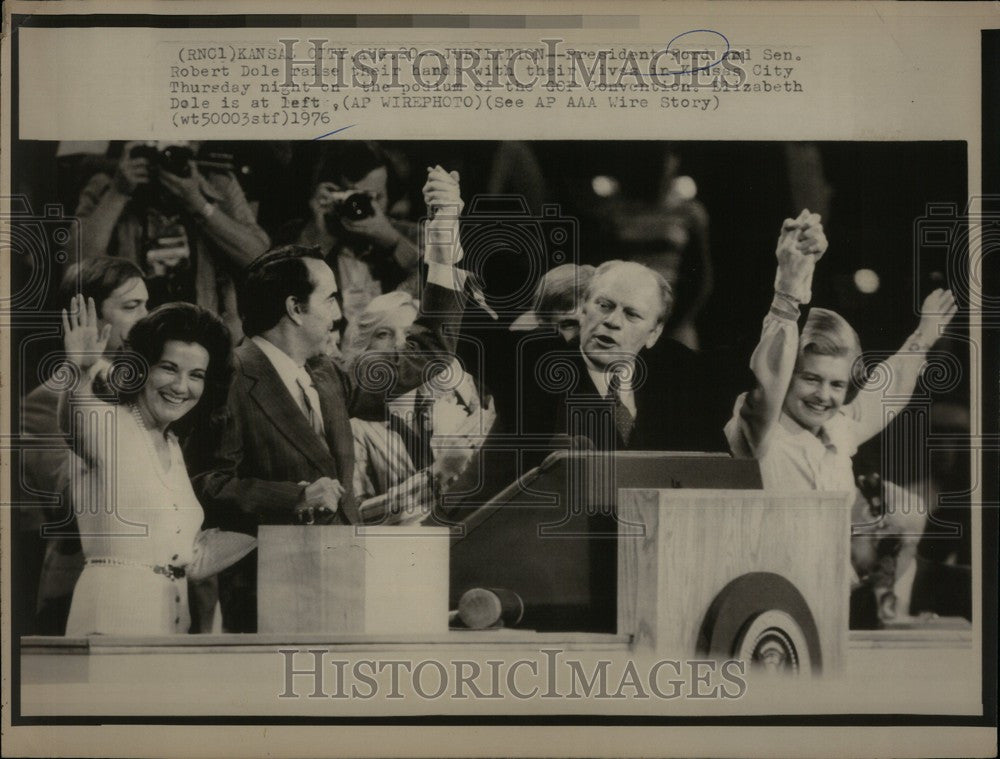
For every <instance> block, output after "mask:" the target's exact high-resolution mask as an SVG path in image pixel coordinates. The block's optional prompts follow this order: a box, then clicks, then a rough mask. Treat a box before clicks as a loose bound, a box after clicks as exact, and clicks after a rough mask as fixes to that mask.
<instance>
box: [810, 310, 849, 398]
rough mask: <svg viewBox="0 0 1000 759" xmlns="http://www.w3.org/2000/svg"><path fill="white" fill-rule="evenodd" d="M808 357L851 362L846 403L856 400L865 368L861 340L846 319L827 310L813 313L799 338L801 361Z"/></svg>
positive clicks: (811, 312)
mask: <svg viewBox="0 0 1000 759" xmlns="http://www.w3.org/2000/svg"><path fill="white" fill-rule="evenodd" d="M807 353H808V354H811V355H814V356H842V357H844V358H847V359H848V360H849V361H850V362H851V371H850V385H849V387H848V388H847V394H846V396H845V398H844V403H850V402H851V401H853V400H854V399H855V397H857V394H858V392H860V390H861V387H862V386H863V385H864V381H865V378H864V367H863V365H862V363H861V362H860V361H859V360H858V359H859V358H860V357H861V340H860V339H859V338H858V333H857V332H855V331H854V327H852V326H851V325H850V324H849V323H848V321H847V319H845V318H844V317H843V316H841V315H840V314H838V313H836V312H834V311H829V310H827V309H825V308H813V309H810V310H809V315H808V316H807V317H806V323H805V324H804V325H803V326H802V333H801V335H799V358H800V359H801V357H802V356H804V355H805V354H807Z"/></svg>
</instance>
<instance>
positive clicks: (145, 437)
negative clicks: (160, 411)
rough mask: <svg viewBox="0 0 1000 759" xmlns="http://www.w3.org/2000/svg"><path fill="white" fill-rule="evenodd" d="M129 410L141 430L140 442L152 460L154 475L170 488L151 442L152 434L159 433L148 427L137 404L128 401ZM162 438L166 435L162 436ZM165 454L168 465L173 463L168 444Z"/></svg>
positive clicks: (163, 468)
mask: <svg viewBox="0 0 1000 759" xmlns="http://www.w3.org/2000/svg"><path fill="white" fill-rule="evenodd" d="M128 408H129V411H130V412H131V413H132V416H133V417H134V418H135V421H136V423H137V424H138V425H139V429H140V430H142V433H143V434H142V443H143V445H144V446H145V447H146V452H147V453H148V454H149V456H150V458H151V459H152V460H153V464H154V466H153V469H154V471H155V472H156V476H157V477H159V479H160V482H162V483H163V484H164V485H165V486H166V487H167V488H171V485H170V483H169V482H168V481H167V478H166V476H165V475H166V471H165V467H164V466H163V464H162V463H161V462H160V455H159V453H157V451H156V445H155V444H154V443H153V435H156V434H159V433H158V432H156V431H154V430H151V429H149V425H147V424H146V420H145V419H144V418H143V416H142V411H141V410H140V409H139V406H138V404H135V403H130V404H128ZM164 439H166V437H165V436H164ZM167 456H168V458H169V460H170V466H171V467H172V465H173V453H172V451H171V450H170V446H169V444H168V446H167Z"/></svg>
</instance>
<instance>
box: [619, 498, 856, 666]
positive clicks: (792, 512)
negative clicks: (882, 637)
mask: <svg viewBox="0 0 1000 759" xmlns="http://www.w3.org/2000/svg"><path fill="white" fill-rule="evenodd" d="M851 501H852V496H850V495H849V494H847V493H835V492H830V493H826V492H819V491H808V492H803V493H776V492H771V491H769V492H763V491H756V492H754V491H726V490H716V491H706V490H702V491H697V490H622V491H620V492H619V494H618V513H619V516H620V518H622V519H624V520H627V521H629V522H633V523H639V524H642V525H644V527H645V530H644V532H645V534H644V535H643V536H641V537H628V536H622V537H620V538H619V543H618V546H619V554H618V565H619V573H618V579H619V587H618V632H619V633H631V634H632V635H634V636H635V637H634V640H635V645H636V647H637V648H639V649H642V650H645V651H647V652H655V653H657V654H658V655H664V656H667V657H671V656H672V657H678V656H682V655H690V654H693V653H695V652H696V651H697V650H698V649H699V634H700V633H701V632H702V624H703V622H704V620H705V619H706V615H707V614H708V612H709V608H710V606H711V605H712V604H713V601H715V600H716V599H717V598H718V597H719V596H720V594H721V593H722V592H723V590H724V589H725V588H726V586H727V585H729V584H730V583H731V582H732V581H734V580H737V579H738V578H746V577H748V576H749V575H751V574H753V575H754V577H753V578H751V579H756V580H759V582H758V583H757V585H758V587H756V588H753V589H752V590H751V592H753V593H759V595H761V596H767V595H768V594H769V592H770V591H771V590H773V589H774V588H776V587H778V586H780V587H779V588H778V589H779V590H785V591H787V589H788V584H790V585H791V586H793V587H794V589H795V590H796V591H797V592H798V594H800V595H801V597H802V599H804V601H805V603H806V604H807V605H808V610H809V612H811V615H812V618H813V619H814V621H815V625H816V629H817V631H818V634H819V644H820V648H821V651H822V669H823V670H824V671H836V670H839V669H841V668H842V667H843V664H844V651H845V647H846V640H847V632H848V629H847V617H848V601H849V593H850V589H849V578H848V571H849V567H850V532H851V522H850V508H851ZM775 575H778V576H779V577H775ZM780 595H781V594H780V593H776V594H775V597H778V596H780ZM785 595H786V596H787V593H785ZM779 603H780V602H779ZM746 621H747V622H749V621H750V619H749V617H748V618H747V620H746ZM813 664H814V665H815V664H816V662H813ZM814 669H815V667H814Z"/></svg>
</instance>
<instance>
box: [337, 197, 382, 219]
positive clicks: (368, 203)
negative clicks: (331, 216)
mask: <svg viewBox="0 0 1000 759" xmlns="http://www.w3.org/2000/svg"><path fill="white" fill-rule="evenodd" d="M337 213H338V214H339V215H340V218H341V219H349V220H351V221H360V220H361V219H367V218H368V217H369V216H374V215H375V207H374V206H373V205H372V199H371V198H370V197H368V196H367V195H366V194H365V193H363V192H355V193H353V194H351V195H348V196H347V197H346V198H344V201H343V202H342V203H341V204H340V206H339V208H338V209H337Z"/></svg>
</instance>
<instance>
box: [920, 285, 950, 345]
mask: <svg viewBox="0 0 1000 759" xmlns="http://www.w3.org/2000/svg"><path fill="white" fill-rule="evenodd" d="M957 311H958V305H957V304H956V303H955V296H954V295H953V294H952V292H951V290H942V289H941V288H938V289H937V290H935V291H934V292H932V293H931V294H930V295H928V296H927V297H926V298H924V302H923V305H922V306H921V307H920V326H919V327H918V328H917V334H918V335H919V337H920V339H921V341H922V342H923V344H924V345H926V346H927V347H928V348H929V347H930V346H931V345H933V344H934V341H936V340H937V339H938V338H939V337H941V332H942V330H944V328H945V327H947V326H948V324H949V323H950V322H951V320H952V319H953V318H954V316H955V313H956V312H957Z"/></svg>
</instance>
